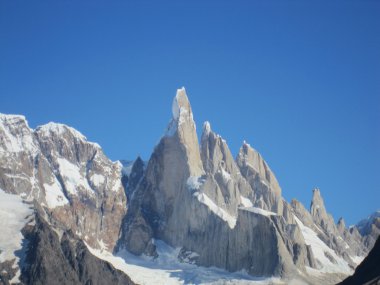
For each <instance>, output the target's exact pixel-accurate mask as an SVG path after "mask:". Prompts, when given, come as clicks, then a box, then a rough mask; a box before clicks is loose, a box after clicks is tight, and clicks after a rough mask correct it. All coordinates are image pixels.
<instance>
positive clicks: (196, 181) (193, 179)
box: [186, 176, 204, 190]
mask: <svg viewBox="0 0 380 285" xmlns="http://www.w3.org/2000/svg"><path fill="white" fill-rule="evenodd" d="M203 182H204V181H203V180H202V178H201V177H199V176H190V177H189V178H187V181H186V186H187V188H189V189H190V190H199V188H200V187H201V186H202V184H203Z"/></svg>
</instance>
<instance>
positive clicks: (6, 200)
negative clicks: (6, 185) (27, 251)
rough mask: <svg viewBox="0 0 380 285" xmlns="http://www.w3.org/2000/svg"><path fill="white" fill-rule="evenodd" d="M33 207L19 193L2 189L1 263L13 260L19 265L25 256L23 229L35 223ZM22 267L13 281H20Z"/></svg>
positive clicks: (13, 264) (0, 202) (0, 217)
mask: <svg viewBox="0 0 380 285" xmlns="http://www.w3.org/2000/svg"><path fill="white" fill-rule="evenodd" d="M32 214H33V208H32V206H31V205H30V204H27V203H26V202H24V201H23V199H22V198H21V197H20V196H18V195H12V194H8V193H5V192H4V191H3V190H1V189H0V225H1V232H0V263H3V262H7V261H8V262H11V264H12V267H14V268H17V267H19V264H20V262H23V260H21V259H22V258H23V256H24V252H23V250H22V249H23V240H24V237H23V235H22V233H21V230H22V229H23V227H24V226H25V225H26V224H27V223H33V215H32ZM20 273H21V272H20V269H19V268H18V269H17V273H16V275H15V277H14V278H13V279H12V280H11V283H17V282H19V277H20Z"/></svg>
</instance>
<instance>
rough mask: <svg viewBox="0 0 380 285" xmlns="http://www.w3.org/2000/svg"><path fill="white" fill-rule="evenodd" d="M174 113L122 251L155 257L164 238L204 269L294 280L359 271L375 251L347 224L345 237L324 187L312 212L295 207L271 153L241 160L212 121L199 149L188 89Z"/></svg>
mask: <svg viewBox="0 0 380 285" xmlns="http://www.w3.org/2000/svg"><path fill="white" fill-rule="evenodd" d="M172 113H173V117H172V120H171V122H170V124H169V126H168V128H167V131H166V133H165V135H164V136H163V137H162V138H161V140H160V142H159V143H158V145H157V146H156V147H155V149H154V152H153V154H152V156H151V158H150V160H149V162H148V165H147V168H146V171H145V173H144V175H143V176H142V178H141V181H140V183H139V184H138V186H136V187H135V189H134V190H133V191H134V192H133V193H134V194H133V196H132V198H131V200H130V201H129V207H130V208H129V211H128V213H127V216H126V219H125V223H124V224H123V231H122V237H121V239H120V241H119V248H124V247H125V248H127V249H128V250H129V251H131V252H133V253H135V254H142V253H145V254H148V255H155V254H156V253H155V249H154V244H152V242H151V241H152V239H153V238H155V239H162V240H163V241H165V242H166V243H168V244H169V245H171V246H174V247H181V248H182V252H194V253H195V256H196V257H195V258H194V259H193V261H194V262H196V263H197V264H199V265H205V266H217V267H221V268H225V269H227V270H230V271H237V270H246V271H247V272H249V273H250V274H252V275H255V276H273V275H275V276H282V277H285V276H291V275H293V274H295V272H297V270H300V271H302V272H306V269H307V268H309V267H311V268H314V269H316V270H322V271H326V272H329V273H331V274H334V273H343V274H347V273H349V272H351V270H352V269H351V268H353V267H354V266H355V263H354V261H353V259H354V257H355V256H358V255H361V254H364V253H365V249H364V248H363V247H362V246H361V245H360V241H358V240H357V239H356V238H355V237H353V236H352V235H351V234H350V233H349V232H348V230H347V229H345V226H342V225H341V226H340V228H341V232H339V231H338V228H337V226H336V225H335V224H334V221H333V219H332V218H331V216H330V215H329V214H328V213H327V211H326V209H325V208H324V204H323V199H322V197H321V195H320V192H319V191H318V192H316V191H314V197H313V199H312V200H313V202H312V206H311V211H310V212H309V211H308V210H306V209H305V207H304V206H303V205H302V204H301V203H299V202H298V201H296V200H294V201H292V203H291V204H288V203H287V202H286V201H285V200H284V199H283V197H282V196H281V188H280V185H279V183H278V181H277V179H276V177H275V175H274V173H273V172H272V170H271V169H270V167H269V166H268V164H267V163H266V162H265V160H264V159H263V158H262V156H261V155H260V154H259V153H258V152H257V151H256V150H254V149H253V148H252V147H251V146H250V145H249V144H247V143H245V142H244V144H243V146H242V147H241V149H240V151H239V154H238V156H237V158H236V160H234V159H233V157H232V154H231V152H230V150H229V148H228V145H227V143H226V141H225V140H224V139H223V138H222V137H221V136H220V135H218V134H216V133H215V132H214V131H213V130H212V129H211V126H210V123H208V122H206V123H205V124H204V125H203V131H202V137H201V140H200V145H199V144H198V139H197V135H196V127H195V123H194V120H193V113H192V110H191V106H190V103H189V100H188V98H187V95H186V93H185V90H184V89H180V90H178V91H177V95H176V97H175V98H174V100H173V112H172ZM343 239H344V241H343ZM341 240H342V241H341ZM345 240H348V241H349V244H348V243H346V242H345ZM347 246H348V247H352V249H350V250H349V251H348V252H349V253H345V250H343V248H346V247H347ZM346 252H347V248H346Z"/></svg>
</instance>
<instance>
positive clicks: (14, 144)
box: [0, 113, 37, 154]
mask: <svg viewBox="0 0 380 285" xmlns="http://www.w3.org/2000/svg"><path fill="white" fill-rule="evenodd" d="M23 126H25V128H23ZM0 134H1V137H0V145H3V147H2V148H0V153H6V152H11V153H16V152H21V151H29V152H31V153H32V154H35V153H36V152H37V147H36V145H35V144H34V141H33V136H32V133H31V130H30V128H29V126H28V123H27V121H26V119H25V117H24V116H20V115H5V114H1V113H0Z"/></svg>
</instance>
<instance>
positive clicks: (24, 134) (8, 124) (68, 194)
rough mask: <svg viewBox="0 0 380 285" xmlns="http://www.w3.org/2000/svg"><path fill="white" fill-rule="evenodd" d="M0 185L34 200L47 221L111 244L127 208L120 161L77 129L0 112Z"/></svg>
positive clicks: (92, 240) (95, 243)
mask: <svg viewBox="0 0 380 285" xmlns="http://www.w3.org/2000/svg"><path fill="white" fill-rule="evenodd" d="M0 137H1V139H0V188H1V189H3V190H4V191H5V192H8V193H13V194H19V195H21V196H22V197H24V198H27V199H34V200H35V201H37V202H38V203H39V204H40V205H41V206H42V207H43V209H44V211H46V213H47V214H48V216H49V218H50V220H51V222H52V223H53V224H55V225H57V226H59V227H61V228H64V229H71V230H72V231H73V232H75V233H76V234H77V235H79V236H81V237H82V238H83V239H84V240H86V242H87V243H89V244H90V245H91V246H93V247H98V246H99V242H103V243H104V244H106V246H107V247H108V248H109V249H111V250H112V249H113V247H114V246H115V244H116V241H117V239H118V236H119V231H120V224H121V220H122V218H123V216H124V215H125V212H126V197H125V193H124V189H123V187H122V185H121V173H120V172H121V165H119V163H113V162H111V161H110V160H109V159H108V158H107V157H106V156H105V155H104V154H103V152H102V150H101V148H100V147H99V145H97V144H95V143H91V142H88V141H87V140H86V138H85V137H84V136H83V135H82V134H80V133H79V132H78V131H76V130H74V129H73V128H70V127H68V126H65V125H61V124H56V123H49V124H46V125H44V126H41V127H38V128H37V129H36V130H32V129H30V128H29V126H28V124H27V122H26V120H25V118H24V117H23V116H15V115H3V114H0Z"/></svg>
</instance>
